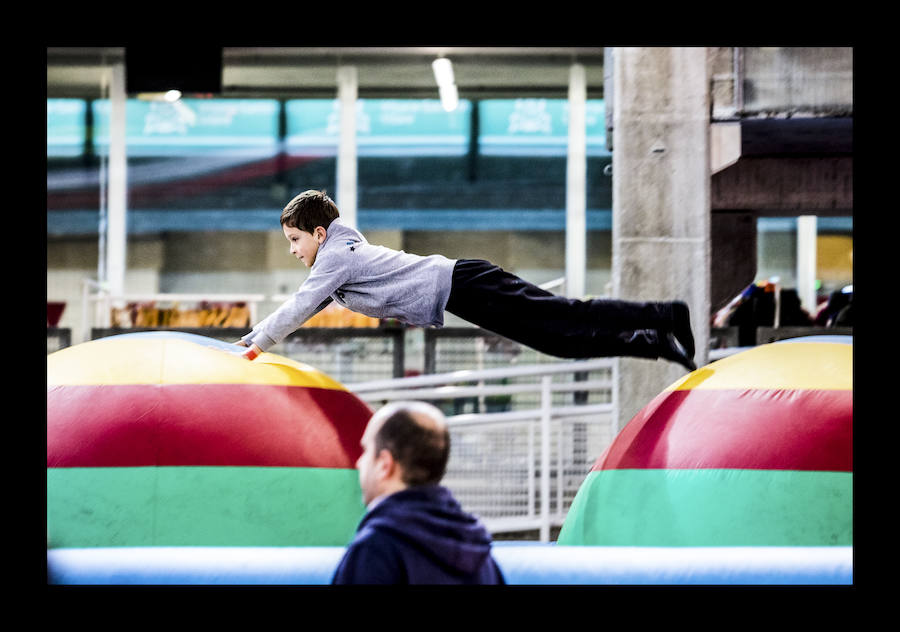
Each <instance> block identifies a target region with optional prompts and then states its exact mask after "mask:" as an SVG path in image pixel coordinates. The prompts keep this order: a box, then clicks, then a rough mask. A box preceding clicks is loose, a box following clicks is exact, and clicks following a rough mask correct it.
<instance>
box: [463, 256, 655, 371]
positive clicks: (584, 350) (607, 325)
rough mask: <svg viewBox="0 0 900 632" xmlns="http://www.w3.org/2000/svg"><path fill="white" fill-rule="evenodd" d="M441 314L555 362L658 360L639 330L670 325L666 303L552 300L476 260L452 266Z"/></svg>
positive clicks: (652, 343) (548, 294)
mask: <svg viewBox="0 0 900 632" xmlns="http://www.w3.org/2000/svg"><path fill="white" fill-rule="evenodd" d="M446 309H447V311H448V312H450V313H451V314H454V315H456V316H459V317H460V318H462V319H464V320H467V321H469V322H470V323H472V324H473V325H477V326H479V327H481V328H483V329H487V330H489V331H492V332H494V333H497V334H500V335H501V336H504V337H505V338H509V339H510V340H514V341H516V342H519V343H521V344H523V345H526V346H528V347H531V348H532V349H535V350H537V351H540V352H541V353H546V354H548V355H552V356H555V357H559V358H579V359H580V358H598V357H614V356H635V357H640V358H657V357H659V351H658V348H657V345H656V341H655V339H652V340H651V339H650V338H648V337H646V336H643V335H641V332H640V330H646V329H666V328H668V327H669V326H670V325H671V321H672V311H671V306H670V304H669V303H657V302H647V303H643V302H633V301H620V300H612V299H595V300H587V301H582V300H578V299H571V298H566V297H563V296H557V295H555V294H553V293H551V292H548V291H546V290H543V289H541V288H539V287H537V286H536V285H533V284H531V283H529V282H528V281H525V280H523V279H520V278H519V277H517V276H516V275H514V274H510V273H509V272H506V271H505V270H503V269H502V268H500V267H498V266H496V265H494V264H492V263H490V262H489V261H482V260H479V259H460V260H458V261H457V262H456V266H455V268H454V270H453V285H452V288H451V290H450V299H449V300H448V301H447V308H446ZM636 332H637V333H636ZM651 338H652V336H651Z"/></svg>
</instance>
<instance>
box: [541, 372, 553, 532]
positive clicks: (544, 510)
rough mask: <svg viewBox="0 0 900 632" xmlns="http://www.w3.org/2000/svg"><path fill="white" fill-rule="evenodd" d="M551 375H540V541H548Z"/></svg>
mask: <svg viewBox="0 0 900 632" xmlns="http://www.w3.org/2000/svg"><path fill="white" fill-rule="evenodd" d="M552 379H553V378H552V377H551V376H549V375H545V376H543V377H541V542H549V541H550V414H551V412H550V411H551V407H552V406H553V399H552V398H553V394H552V393H551V391H550V382H551V381H552Z"/></svg>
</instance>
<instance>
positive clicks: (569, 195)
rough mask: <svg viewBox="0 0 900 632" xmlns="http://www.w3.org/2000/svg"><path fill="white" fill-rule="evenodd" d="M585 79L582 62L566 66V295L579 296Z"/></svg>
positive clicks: (583, 249)
mask: <svg viewBox="0 0 900 632" xmlns="http://www.w3.org/2000/svg"><path fill="white" fill-rule="evenodd" d="M586 118H587V83H586V81H585V74H584V66H582V65H581V64H574V65H572V67H571V68H570V70H569V142H568V159H567V161H566V295H567V296H570V297H572V298H583V297H584V294H585V271H586V267H587V232H586V231H587V220H586V219H585V217H586V212H587V127H586V125H587V123H586Z"/></svg>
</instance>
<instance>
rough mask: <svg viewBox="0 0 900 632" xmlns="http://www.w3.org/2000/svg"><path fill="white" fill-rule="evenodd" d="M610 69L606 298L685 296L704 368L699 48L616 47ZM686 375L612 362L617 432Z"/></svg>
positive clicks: (705, 219) (704, 201)
mask: <svg viewBox="0 0 900 632" xmlns="http://www.w3.org/2000/svg"><path fill="white" fill-rule="evenodd" d="M613 63H614V69H613V77H614V88H613V89H614V93H615V111H614V113H613V134H614V136H615V138H614V140H613V147H614V150H613V155H612V158H613V223H612V238H613V239H612V241H613V261H612V268H613V269H612V273H613V295H614V296H616V297H618V298H622V299H626V300H641V301H653V300H672V299H676V298H677V299H681V300H684V301H685V302H686V303H687V304H688V305H689V306H690V309H691V316H692V325H693V332H694V338H695V341H696V346H697V354H696V356H695V360H696V362H697V365H698V366H702V365H703V364H705V363H706V361H707V358H708V346H709V342H708V341H709V312H710V193H709V191H710V143H709V135H710V131H709V124H710V120H709V102H710V101H709V81H708V77H709V71H708V68H707V49H705V48H699V47H698V48H663V47H654V48H616V49H615V50H614V54H613ZM684 374H685V369H684V368H683V367H681V366H680V365H678V364H674V363H671V362H668V361H665V360H655V361H654V360H641V359H634V358H620V359H619V379H618V383H617V385H616V388H617V393H616V395H617V398H618V402H619V418H618V424H619V427H620V428H621V427H622V426H624V425H625V424H626V423H627V422H628V421H629V420H630V419H631V418H632V417H633V416H634V415H635V414H636V413H637V412H638V411H639V410H640V409H641V408H643V407H644V406H645V405H646V404H647V403H648V402H649V401H650V400H651V399H653V398H654V397H655V396H656V395H658V394H659V393H660V392H661V391H662V390H663V389H664V388H665V387H666V386H668V385H669V384H671V383H672V382H674V381H675V380H677V379H678V378H680V377H682V376H683V375H684Z"/></svg>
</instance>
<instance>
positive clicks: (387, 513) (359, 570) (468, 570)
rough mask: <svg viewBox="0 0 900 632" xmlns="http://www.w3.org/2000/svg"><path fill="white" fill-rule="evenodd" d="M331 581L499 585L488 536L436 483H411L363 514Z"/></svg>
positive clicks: (498, 575) (499, 575)
mask: <svg viewBox="0 0 900 632" xmlns="http://www.w3.org/2000/svg"><path fill="white" fill-rule="evenodd" d="M332 583H333V584H503V583H505V582H504V579H503V574H502V572H501V571H500V568H499V567H498V566H497V564H496V562H495V561H494V559H493V557H491V536H490V534H489V533H488V532H487V530H486V529H485V528H484V526H483V525H482V524H481V523H480V522H479V521H478V519H477V518H476V517H475V516H473V515H471V514H469V513H466V512H465V511H463V509H462V507H460V505H459V503H458V502H457V501H456V499H455V498H453V496H452V495H451V493H450V491H449V490H448V489H446V488H445V487H442V486H439V485H433V486H422V487H411V488H408V489H405V490H402V491H399V492H396V493H394V494H391V495H390V496H388V497H386V498H385V499H384V500H382V501H381V502H380V503H378V504H377V505H376V506H375V507H374V508H373V509H372V510H371V511H370V512H369V513H367V514H366V515H365V516H364V517H363V519H362V521H361V522H360V524H359V527H358V528H357V530H356V536H355V537H354V539H353V542H351V543H350V545H349V546H348V547H347V551H346V553H345V554H344V557H343V558H342V559H341V561H340V563H339V564H338V567H337V570H336V571H335V574H334V578H333V579H332Z"/></svg>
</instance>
